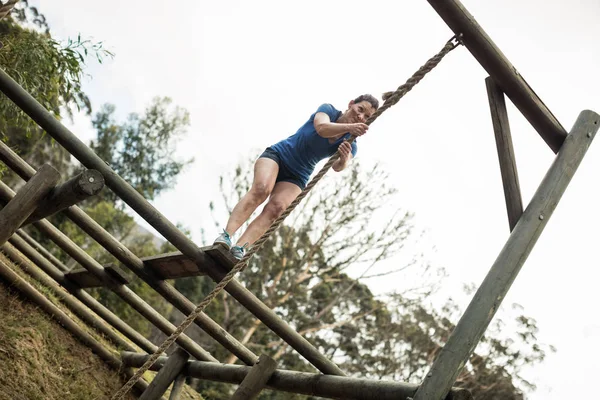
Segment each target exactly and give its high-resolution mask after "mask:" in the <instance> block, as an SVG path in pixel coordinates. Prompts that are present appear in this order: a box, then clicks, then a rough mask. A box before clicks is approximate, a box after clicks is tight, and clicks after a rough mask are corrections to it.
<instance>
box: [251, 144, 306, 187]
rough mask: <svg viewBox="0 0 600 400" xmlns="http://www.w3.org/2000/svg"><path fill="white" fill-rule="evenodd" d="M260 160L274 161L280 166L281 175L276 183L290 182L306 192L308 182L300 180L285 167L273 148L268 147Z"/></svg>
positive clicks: (278, 175) (279, 174)
mask: <svg viewBox="0 0 600 400" xmlns="http://www.w3.org/2000/svg"><path fill="white" fill-rule="evenodd" d="M258 158H268V159H270V160H273V161H275V162H276V163H277V165H279V173H278V174H277V180H276V181H275V182H289V183H293V184H294V185H296V186H298V187H299V188H300V189H302V190H304V188H305V187H306V182H304V180H302V179H300V178H298V177H297V176H296V175H294V174H293V173H292V172H290V170H289V169H287V167H286V166H285V164H284V163H283V162H281V158H279V154H277V152H276V151H275V150H273V149H272V148H271V147H267V148H266V149H265V151H264V152H263V153H262V154H261V155H260V156H259V157H258Z"/></svg>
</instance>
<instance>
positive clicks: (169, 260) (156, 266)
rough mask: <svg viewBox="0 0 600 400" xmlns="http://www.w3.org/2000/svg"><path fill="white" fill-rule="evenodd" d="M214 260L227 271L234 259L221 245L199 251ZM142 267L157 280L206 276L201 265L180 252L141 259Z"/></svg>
mask: <svg viewBox="0 0 600 400" xmlns="http://www.w3.org/2000/svg"><path fill="white" fill-rule="evenodd" d="M200 250H201V251H203V252H204V253H206V254H208V255H209V256H211V257H212V258H213V259H215V260H216V261H217V262H218V263H219V265H220V266H221V267H223V268H228V269H227V271H229V270H230V269H231V267H232V266H233V265H234V264H235V261H237V260H236V259H235V257H233V255H231V253H230V252H229V251H228V250H227V249H226V248H225V247H223V246H222V245H214V246H206V247H202V248H201V249H200ZM142 262H143V263H144V267H146V268H148V269H150V270H151V271H152V272H153V273H154V274H155V275H156V277H157V278H159V279H179V278H189V277H192V276H202V275H206V269H204V268H203V266H202V265H201V264H198V263H196V262H194V261H193V260H191V259H190V258H189V257H187V256H185V255H183V254H182V253H181V252H180V251H174V252H172V253H166V254H158V255H155V256H150V257H144V258H142Z"/></svg>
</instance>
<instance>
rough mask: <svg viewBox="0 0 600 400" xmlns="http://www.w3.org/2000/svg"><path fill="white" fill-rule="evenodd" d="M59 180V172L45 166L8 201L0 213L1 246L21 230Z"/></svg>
mask: <svg viewBox="0 0 600 400" xmlns="http://www.w3.org/2000/svg"><path fill="white" fill-rule="evenodd" d="M59 180H60V174H59V173H58V171H57V170H56V169H54V168H53V167H51V166H50V165H47V164H45V165H43V166H42V168H40V169H39V171H38V172H37V173H36V174H35V175H34V176H33V177H32V178H31V179H30V180H29V181H28V182H27V183H26V184H25V186H23V187H22V188H21V189H20V190H19V192H18V193H17V194H16V195H14V196H13V197H12V198H11V199H7V200H6V201H7V204H6V207H4V208H3V209H2V211H0V245H2V244H4V243H6V241H7V240H8V238H10V237H11V236H12V235H13V234H14V233H15V232H16V231H17V229H19V227H20V226H21V224H22V223H23V222H25V220H26V219H27V218H28V217H29V216H30V215H31V214H32V213H33V212H34V211H35V209H36V208H37V207H38V206H39V205H40V203H41V202H42V200H43V199H44V197H46V195H47V194H48V193H49V192H50V190H51V189H52V188H53V187H54V186H55V185H56V183H57V182H58V181H59Z"/></svg>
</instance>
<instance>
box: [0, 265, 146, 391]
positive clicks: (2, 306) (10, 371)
mask: <svg viewBox="0 0 600 400" xmlns="http://www.w3.org/2000/svg"><path fill="white" fill-rule="evenodd" d="M0 262H2V263H4V264H8V263H9V261H8V260H7V259H6V258H5V257H4V256H2V255H0ZM10 265H11V267H13V266H14V265H12V264H10ZM13 270H16V268H14V269H13ZM63 311H66V310H65V309H64V308H63ZM0 315H1V316H2V322H1V323H0V365H2V368H0V400H36V399H40V400H41V399H44V400H53V399H57V400H58V399H61V400H63V399H64V400H68V399H73V400H75V399H78V400H79V399H81V400H83V399H86V400H90V399H105V398H109V397H110V394H111V393H113V392H114V391H116V390H118V388H119V387H120V385H122V383H123V382H122V381H121V380H120V379H119V377H118V375H117V373H116V371H113V370H111V369H109V368H108V367H107V366H106V364H104V362H103V361H102V360H101V359H100V358H99V357H97V356H96V355H94V354H93V353H92V351H91V350H89V349H88V348H87V347H85V346H83V345H82V344H81V343H80V342H79V341H77V340H76V339H75V338H73V337H72V336H71V335H70V334H69V332H67V331H66V330H65V329H64V328H62V327H61V326H60V325H58V324H57V323H56V322H55V321H53V320H52V319H51V318H50V317H49V316H48V315H47V314H46V313H44V312H43V311H42V310H40V309H38V308H37V307H36V306H35V305H33V304H31V303H29V302H28V301H27V299H24V298H22V297H21V296H19V295H18V293H17V292H16V291H14V290H12V289H10V288H8V287H7V286H6V283H5V282H4V281H1V280H0ZM128 398H129V399H133V398H135V397H134V396H129V397H128Z"/></svg>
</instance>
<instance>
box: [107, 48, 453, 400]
mask: <svg viewBox="0 0 600 400" xmlns="http://www.w3.org/2000/svg"><path fill="white" fill-rule="evenodd" d="M455 40H456V39H455V38H454V37H453V38H452V39H450V40H449V41H448V42H447V43H446V45H445V46H444V48H443V49H442V50H441V51H440V52H439V53H438V54H436V55H435V56H433V57H432V58H430V59H429V60H428V61H427V62H426V63H425V65H423V66H422V67H421V68H419V70H418V71H417V72H415V74H414V75H413V76H411V77H410V78H409V79H408V80H407V81H406V83H405V84H403V85H402V86H400V87H398V89H396V90H395V91H394V92H387V93H384V95H383V100H384V103H383V104H382V106H381V107H380V108H379V109H378V110H377V111H376V112H375V113H374V114H373V115H372V116H371V117H370V118H369V119H368V120H367V122H366V124H367V125H371V124H372V123H373V122H374V121H375V120H376V119H377V118H378V117H379V116H380V115H381V114H383V112H384V111H385V110H387V109H388V108H390V107H391V106H393V105H394V104H396V103H397V102H398V101H399V100H400V99H401V98H402V97H403V96H404V95H405V94H406V93H408V92H409V91H410V90H411V89H412V88H413V87H414V86H415V85H416V84H417V83H419V81H421V79H423V78H424V77H425V75H427V73H428V72H430V71H431V70H432V69H434V68H435V67H436V66H437V65H438V64H439V62H440V61H441V60H442V58H444V56H445V55H446V54H448V53H449V52H450V51H452V50H453V49H455V48H456V47H458V45H459V43H458V42H456V41H455ZM354 139H356V137H354V136H352V137H351V138H350V140H349V142H350V143H352V142H353V141H354ZM338 158H339V153H338V152H336V153H335V154H334V155H333V156H331V158H330V159H329V161H328V162H327V163H326V164H325V165H324V166H323V168H322V169H321V170H320V171H319V173H318V174H317V175H315V177H314V178H313V179H312V180H311V181H310V183H309V184H308V185H307V186H306V188H305V189H304V190H303V191H302V192H301V193H300V194H299V195H298V197H296V199H295V200H294V201H293V202H292V203H291V204H290V205H289V206H288V208H287V209H286V210H285V211H284V212H283V214H281V216H280V217H279V218H277V219H276V220H275V221H274V222H273V223H272V224H271V226H270V227H269V229H268V230H267V231H266V232H265V233H264V234H263V235H262V236H261V237H260V238H259V239H258V240H257V241H256V242H255V243H254V245H253V246H252V247H251V248H250V249H248V252H247V253H246V254H245V255H244V257H243V258H242V259H241V260H240V261H238V263H237V264H235V265H234V266H233V268H232V269H231V271H229V273H228V274H227V275H225V277H224V278H223V279H222V280H221V282H219V283H218V284H217V286H215V288H214V289H213V290H212V291H211V292H210V293H209V294H208V295H207V296H206V298H205V299H204V300H202V302H200V304H198V306H197V307H196V309H195V310H194V311H193V312H192V313H191V314H190V315H188V316H187V317H186V319H184V320H183V322H182V323H181V324H180V325H179V326H178V327H177V329H176V330H175V332H173V333H172V334H171V336H169V337H168V338H167V339H166V340H165V341H164V342H163V344H162V345H160V347H159V348H158V349H157V350H156V351H155V352H154V354H152V356H150V357H149V358H148V360H146V362H145V363H144V364H143V365H142V366H141V367H140V368H139V369H138V370H137V371H136V373H135V374H134V375H133V376H132V377H131V378H130V379H129V381H128V382H127V383H126V384H125V385H124V386H123V387H122V388H121V389H119V391H118V392H116V393H115V395H114V396H113V397H112V400H120V399H122V398H123V396H124V395H125V394H126V393H127V392H128V391H129V390H130V389H131V388H132V387H133V385H134V384H135V383H136V382H137V380H138V379H139V378H140V377H141V376H142V375H143V374H144V373H145V372H146V371H147V370H148V369H149V368H150V367H151V366H152V365H153V364H154V363H155V362H156V360H157V359H158V358H159V357H160V356H161V355H162V353H164V352H165V350H167V348H169V346H171V345H172V344H173V343H174V342H175V340H176V339H177V337H178V336H179V335H180V334H181V333H182V332H183V331H184V330H185V329H186V328H187V327H188V326H190V325H191V324H192V322H193V321H194V320H195V319H196V318H197V317H198V315H200V313H202V312H203V311H204V309H205V308H206V306H208V305H209V304H210V302H211V301H212V300H213V299H214V298H215V297H216V296H217V295H218V294H219V293H220V292H221V290H223V289H224V288H225V286H227V285H228V284H229V282H231V281H232V280H233V278H234V277H235V275H236V274H237V273H238V272H240V271H243V270H244V269H245V268H246V267H247V266H248V263H249V261H250V259H251V258H252V256H254V254H255V253H256V252H257V251H258V250H260V248H261V247H262V245H263V244H264V243H265V242H266V241H267V239H268V238H269V236H270V235H271V234H272V233H273V232H275V230H277V228H279V225H281V223H282V222H283V220H284V219H285V218H286V217H287V216H288V215H290V214H291V212H292V211H293V210H294V208H295V207H296V206H297V205H298V204H299V203H300V202H301V201H302V199H304V198H305V197H306V195H307V194H308V193H309V192H310V191H311V190H312V188H313V187H314V186H315V185H316V184H317V183H318V182H319V181H320V180H321V178H323V176H324V175H325V173H327V171H329V169H330V168H331V166H332V165H333V163H335V161H336V160H337V159H338Z"/></svg>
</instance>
